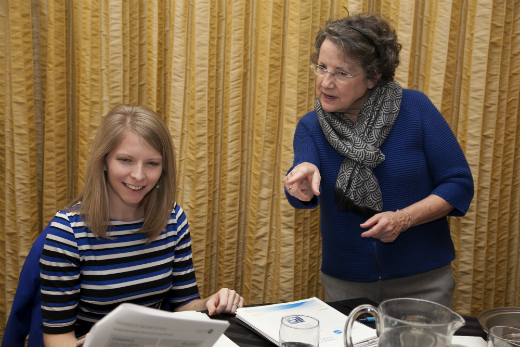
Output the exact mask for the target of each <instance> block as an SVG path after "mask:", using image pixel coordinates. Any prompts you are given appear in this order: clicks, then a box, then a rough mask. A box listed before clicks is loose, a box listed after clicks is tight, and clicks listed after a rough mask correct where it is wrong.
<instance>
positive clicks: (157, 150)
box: [40, 105, 244, 347]
mask: <svg viewBox="0 0 520 347" xmlns="http://www.w3.org/2000/svg"><path fill="white" fill-rule="evenodd" d="M175 174H176V171H175V154H174V148H173V143H172V139H171V135H170V132H169V131H168V128H167V127H166V125H165V124H164V122H163V120H162V119H161V118H160V117H159V115H157V114H156V113H155V112H153V111H151V110H149V109H147V108H146V107H142V106H134V105H119V106H116V107H115V108H114V109H112V110H111V111H110V112H109V113H108V114H107V115H106V116H105V117H104V118H103V121H102V122H101V124H100V126H99V129H98V132H97V134H96V137H95V140H94V143H93V145H92V149H91V151H90V157H89V161H88V164H87V172H86V177H85V187H84V189H83V191H82V192H81V194H80V195H79V196H78V197H77V198H76V199H75V200H74V201H72V202H71V203H70V204H69V205H68V207H67V209H66V210H64V211H60V212H58V213H56V216H55V217H54V219H53V220H52V221H51V223H49V225H48V226H47V228H46V231H47V232H48V235H47V239H46V241H45V247H44V250H43V253H42V256H41V259H40V274H41V275H40V277H41V293H42V312H43V332H44V343H45V346H47V347H49V346H76V344H77V340H76V338H79V337H82V336H84V335H85V334H87V333H88V331H89V330H90V328H91V327H92V326H93V325H94V323H96V322H97V321H98V320H100V319H101V318H103V317H104V316H105V315H106V314H107V313H109V312H111V311H112V310H113V309H115V308H116V307H117V306H118V305H119V304H121V303H124V302H129V303H134V304H139V305H143V306H148V307H153V308H160V306H161V303H162V302H163V300H164V299H166V298H167V299H168V300H169V302H170V307H171V309H172V310H174V311H184V310H205V309H208V310H209V313H210V314H218V313H221V312H229V313H234V312H235V311H236V309H237V308H238V307H241V306H243V304H244V299H243V298H242V297H240V295H238V294H237V293H236V292H235V291H234V290H228V289H221V290H220V291H219V292H217V293H216V294H213V295H211V296H210V297H208V298H205V299H201V298H200V295H199V291H198V288H197V282H196V280H195V272H194V268H193V263H192V255H191V239H190V231H189V228H188V221H187V219H186V215H185V214H184V211H183V210H182V208H181V207H180V206H179V205H177V204H176V203H175V188H176V180H175Z"/></svg>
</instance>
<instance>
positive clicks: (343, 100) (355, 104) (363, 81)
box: [316, 40, 375, 121]
mask: <svg viewBox="0 0 520 347" xmlns="http://www.w3.org/2000/svg"><path fill="white" fill-rule="evenodd" d="M317 65H320V66H323V67H324V68H325V69H327V70H328V71H331V72H334V73H338V72H340V71H344V72H347V73H349V74H350V75H351V76H354V77H352V78H349V79H348V80H347V81H346V82H341V81H338V80H336V78H335V77H334V76H332V74H330V73H327V74H325V75H323V76H316V77H317V80H316V96H317V97H318V100H320V103H321V106H322V108H323V110H325V111H327V112H340V113H344V114H345V115H346V116H349V118H350V116H353V117H354V118H356V119H357V114H358V113H359V111H360V110H361V107H362V106H363V104H364V103H365V101H366V100H367V98H368V95H369V93H370V89H371V88H373V87H374V85H375V83H374V82H373V81H371V80H369V79H367V78H366V76H365V74H364V73H363V69H362V68H361V66H360V65H359V64H358V63H357V62H355V61H354V60H351V59H348V57H345V56H344V54H343V53H342V52H341V51H340V49H339V48H338V47H337V46H336V45H335V44H334V43H332V42H331V41H329V40H325V41H323V43H322V45H321V48H320V55H319V58H318V64H317ZM351 119H352V118H351ZM353 120H354V121H355V119H353Z"/></svg>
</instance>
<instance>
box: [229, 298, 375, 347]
mask: <svg viewBox="0 0 520 347" xmlns="http://www.w3.org/2000/svg"><path fill="white" fill-rule="evenodd" d="M295 314H299V315H305V316H310V317H314V318H316V319H318V321H319V322H320V347H344V346H345V344H344V335H343V333H344V332H343V330H344V329H345V323H346V321H347V318H348V317H347V316H346V315H344V314H343V313H341V312H339V311H338V310H336V309H334V308H332V307H330V306H329V305H327V304H326V303H324V302H323V301H321V300H319V299H317V298H311V299H306V300H300V301H295V302H290V303H284V304H275V305H267V306H259V307H248V308H239V309H238V310H237V319H239V320H240V321H241V322H243V323H244V324H246V325H247V326H248V327H250V328H251V329H253V330H255V331H256V332H257V333H258V334H260V335H262V336H263V337H265V338H266V339H267V340H269V341H271V342H272V343H274V344H275V345H278V344H279V341H278V340H279V331H280V322H281V319H282V317H285V316H290V315H295ZM352 339H353V341H354V344H355V345H356V346H360V347H361V346H366V347H369V346H377V336H376V331H375V329H371V328H369V327H367V326H365V325H363V324H361V323H359V322H354V327H353V330H352Z"/></svg>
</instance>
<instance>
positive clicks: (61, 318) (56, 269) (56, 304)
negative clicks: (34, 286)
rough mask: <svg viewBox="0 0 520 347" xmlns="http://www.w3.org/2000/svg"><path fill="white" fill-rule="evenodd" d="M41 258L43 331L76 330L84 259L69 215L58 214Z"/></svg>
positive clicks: (53, 332) (49, 229)
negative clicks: (81, 261)
mask: <svg viewBox="0 0 520 347" xmlns="http://www.w3.org/2000/svg"><path fill="white" fill-rule="evenodd" d="M46 231H47V238H46V240H45V244H44V247H43V251H42V255H41V258H40V283H41V300H42V315H43V332H44V333H46V334H64V333H68V332H70V331H74V328H75V322H76V308H77V305H78V302H79V297H80V287H81V279H80V257H79V251H78V245H77V242H76V238H75V236H74V232H73V229H72V227H71V224H70V222H69V220H68V217H67V215H66V213H65V212H63V211H62V212H58V213H57V214H56V216H55V217H54V218H53V220H52V221H51V223H50V224H49V225H48V226H47V228H46Z"/></svg>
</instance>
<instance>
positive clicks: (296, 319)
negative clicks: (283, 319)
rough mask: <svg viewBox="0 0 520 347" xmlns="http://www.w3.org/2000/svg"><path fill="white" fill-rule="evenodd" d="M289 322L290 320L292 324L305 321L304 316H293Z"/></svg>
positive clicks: (288, 320)
mask: <svg viewBox="0 0 520 347" xmlns="http://www.w3.org/2000/svg"><path fill="white" fill-rule="evenodd" d="M287 322H289V323H291V324H298V323H303V322H305V320H303V318H302V317H291V318H289V319H287Z"/></svg>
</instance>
